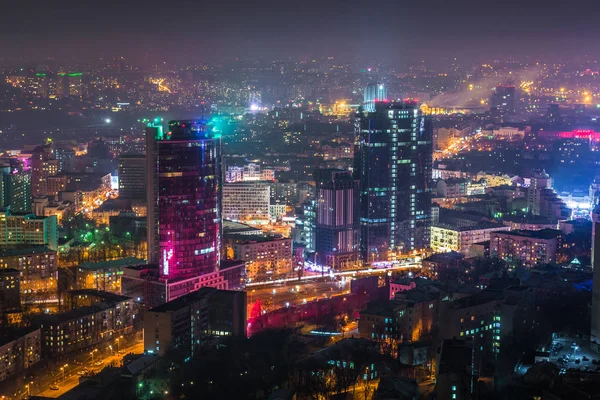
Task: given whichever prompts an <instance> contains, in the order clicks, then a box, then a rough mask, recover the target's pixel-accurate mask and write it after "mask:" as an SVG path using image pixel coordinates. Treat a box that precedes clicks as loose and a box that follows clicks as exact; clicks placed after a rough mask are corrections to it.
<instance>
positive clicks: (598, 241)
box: [590, 205, 600, 353]
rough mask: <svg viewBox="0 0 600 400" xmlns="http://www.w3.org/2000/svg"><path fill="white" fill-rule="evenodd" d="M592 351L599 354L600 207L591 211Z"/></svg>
mask: <svg viewBox="0 0 600 400" xmlns="http://www.w3.org/2000/svg"><path fill="white" fill-rule="evenodd" d="M592 268H593V271H592V274H593V278H592V329H591V334H590V342H591V343H590V344H591V347H592V350H594V351H596V352H598V353H600V205H596V206H595V208H594V210H593V211H592Z"/></svg>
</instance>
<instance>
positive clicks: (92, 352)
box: [90, 349, 98, 362]
mask: <svg viewBox="0 0 600 400" xmlns="http://www.w3.org/2000/svg"><path fill="white" fill-rule="evenodd" d="M97 351H98V349H94V350H92V351H91V352H90V354H91V356H92V362H94V353H95V352H97Z"/></svg>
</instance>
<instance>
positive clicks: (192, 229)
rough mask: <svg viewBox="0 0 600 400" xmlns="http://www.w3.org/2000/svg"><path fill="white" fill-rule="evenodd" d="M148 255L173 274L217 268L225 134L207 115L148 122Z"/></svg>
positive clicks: (178, 276) (162, 272)
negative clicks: (166, 123) (196, 118)
mask: <svg viewBox="0 0 600 400" xmlns="http://www.w3.org/2000/svg"><path fill="white" fill-rule="evenodd" d="M146 136H147V154H146V156H147V161H148V177H147V182H148V258H149V262H151V263H155V264H158V265H159V274H160V277H161V278H163V279H167V280H174V279H182V278H191V277H196V276H199V275H204V274H207V273H211V272H215V271H216V270H217V269H218V265H219V262H220V258H221V257H220V249H221V138H220V135H219V134H216V133H214V132H213V130H212V128H211V126H209V125H208V124H207V123H206V121H203V120H199V121H170V122H169V126H168V132H163V129H162V126H160V124H151V126H149V127H148V128H147V133H146Z"/></svg>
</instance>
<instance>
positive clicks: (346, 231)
mask: <svg viewBox="0 0 600 400" xmlns="http://www.w3.org/2000/svg"><path fill="white" fill-rule="evenodd" d="M314 177H315V181H316V182H317V200H316V220H315V250H316V252H317V255H318V257H317V263H319V264H321V265H329V266H333V267H337V268H339V267H340V265H338V263H336V261H338V260H339V259H340V258H341V256H345V257H344V259H345V260H346V261H348V260H351V261H354V260H355V258H354V257H352V255H354V254H356V255H358V245H359V235H360V226H359V219H358V216H359V204H358V188H359V182H358V181H357V180H355V179H354V178H353V177H352V174H351V173H350V171H343V170H333V169H326V170H317V171H315V173H314Z"/></svg>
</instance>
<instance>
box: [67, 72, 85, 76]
mask: <svg viewBox="0 0 600 400" xmlns="http://www.w3.org/2000/svg"><path fill="white" fill-rule="evenodd" d="M82 75H83V74H82V73H81V72H72V73H70V74H69V76H82Z"/></svg>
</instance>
